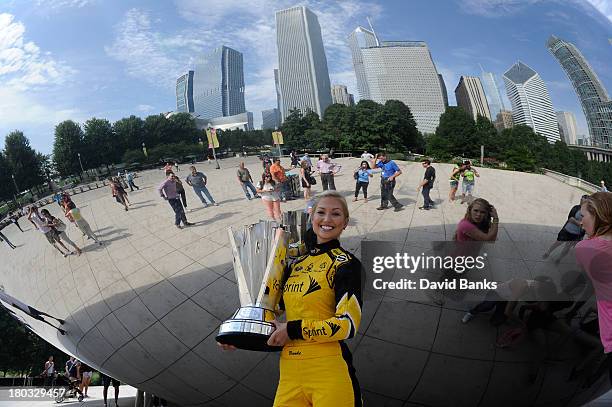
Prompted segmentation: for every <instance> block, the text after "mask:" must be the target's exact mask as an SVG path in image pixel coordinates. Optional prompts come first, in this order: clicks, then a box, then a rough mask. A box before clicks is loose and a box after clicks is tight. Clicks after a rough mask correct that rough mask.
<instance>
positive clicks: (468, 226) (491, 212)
mask: <svg viewBox="0 0 612 407" xmlns="http://www.w3.org/2000/svg"><path fill="white" fill-rule="evenodd" d="M498 227H499V216H498V215H497V210H496V209H495V207H494V206H493V205H491V204H489V202H488V201H487V200H486V199H482V198H477V199H474V200H473V201H472V203H470V204H469V205H468V208H467V211H466V213H465V217H464V218H463V219H461V221H459V224H457V232H456V233H455V240H457V241H458V242H465V241H495V240H497V231H498Z"/></svg>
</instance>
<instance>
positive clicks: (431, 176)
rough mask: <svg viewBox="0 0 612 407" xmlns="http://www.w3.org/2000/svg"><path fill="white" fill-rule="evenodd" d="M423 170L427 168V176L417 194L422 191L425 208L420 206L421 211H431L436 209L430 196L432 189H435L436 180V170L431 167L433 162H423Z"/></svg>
mask: <svg viewBox="0 0 612 407" xmlns="http://www.w3.org/2000/svg"><path fill="white" fill-rule="evenodd" d="M421 164H422V165H423V168H425V176H424V177H423V181H421V183H420V184H419V186H418V187H417V192H419V189H421V193H422V194H423V206H420V207H419V209H423V210H426V211H428V210H430V209H434V208H435V206H434V204H435V202H434V201H433V200H432V199H431V197H430V196H429V193H430V192H431V189H432V188H433V185H434V181H435V180H436V169H435V168H434V167H432V166H431V160H429V159H427V160H423V162H422V163H421Z"/></svg>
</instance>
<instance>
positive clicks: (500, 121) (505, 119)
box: [494, 110, 514, 131]
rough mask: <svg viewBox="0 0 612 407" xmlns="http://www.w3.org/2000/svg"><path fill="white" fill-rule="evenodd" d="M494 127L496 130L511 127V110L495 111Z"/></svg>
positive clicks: (512, 123)
mask: <svg viewBox="0 0 612 407" xmlns="http://www.w3.org/2000/svg"><path fill="white" fill-rule="evenodd" d="M494 124H495V128H496V129H497V131H502V130H504V129H509V128H512V126H513V125H514V122H513V120H512V112H511V111H509V110H502V111H500V112H499V113H497V116H496V118H495V123H494Z"/></svg>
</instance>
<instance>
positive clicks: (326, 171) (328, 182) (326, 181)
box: [317, 154, 338, 191]
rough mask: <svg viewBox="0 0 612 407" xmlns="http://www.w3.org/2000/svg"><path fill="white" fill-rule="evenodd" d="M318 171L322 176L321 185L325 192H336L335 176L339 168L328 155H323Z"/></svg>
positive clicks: (318, 164)
mask: <svg viewBox="0 0 612 407" xmlns="http://www.w3.org/2000/svg"><path fill="white" fill-rule="evenodd" d="M317 171H319V173H320V174H321V185H322V186H323V191H327V190H328V189H330V190H332V191H335V190H336V184H335V182H334V174H336V173H337V172H338V166H337V165H336V164H334V163H333V162H332V161H331V160H330V159H329V156H328V155H327V154H323V155H322V156H321V159H320V160H319V161H318V162H317Z"/></svg>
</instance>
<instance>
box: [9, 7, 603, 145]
mask: <svg viewBox="0 0 612 407" xmlns="http://www.w3.org/2000/svg"><path fill="white" fill-rule="evenodd" d="M295 4H305V5H307V6H309V7H310V8H311V9H312V10H313V11H315V12H316V13H317V15H318V17H319V22H320V24H321V27H322V31H323V42H324V44H325V48H326V53H327V59H328V65H329V70H330V78H331V81H332V84H336V83H339V84H346V85H347V86H348V87H349V91H351V92H352V93H355V94H356V93H357V92H356V84H355V75H354V72H353V68H352V64H351V56H350V51H349V49H348V47H347V45H346V41H345V40H346V36H347V35H348V34H349V33H350V31H351V30H352V29H354V28H355V27H356V26H357V25H365V24H367V23H366V19H365V18H366V16H371V19H372V22H373V24H374V27H375V29H376V31H377V33H378V35H379V37H380V38H381V39H383V40H423V41H426V42H427V43H428V45H429V48H430V50H431V53H432V56H433V59H434V62H435V64H436V66H437V68H438V71H439V72H440V73H442V75H443V76H444V79H445V81H446V86H447V88H448V91H449V99H450V102H451V104H454V102H455V97H454V89H455V87H456V85H457V83H458V81H459V77H460V76H461V75H463V74H465V75H478V74H479V73H480V68H479V66H478V64H479V63H480V64H482V65H483V66H484V67H485V69H487V70H490V71H492V72H494V73H495V74H496V75H498V80H499V82H500V85H502V82H501V74H502V73H503V72H504V71H505V70H506V69H508V68H509V67H510V66H511V65H512V64H513V63H514V62H516V61H517V60H519V59H520V60H522V61H523V62H525V63H526V64H528V65H529V66H531V67H532V68H533V69H535V70H536V71H537V72H538V73H539V74H540V75H541V76H542V78H543V79H544V81H545V82H546V83H547V85H548V89H549V92H550V94H551V98H552V101H553V105H554V107H555V109H556V110H568V111H572V112H574V113H575V114H576V117H577V119H578V124H579V127H580V130H581V133H586V122H585V120H584V116H583V114H582V110H581V108H580V105H579V103H578V100H577V98H576V95H575V93H574V91H573V89H572V87H571V84H570V82H569V81H568V80H567V78H566V76H565V74H564V72H563V71H562V70H561V68H560V66H559V65H558V63H557V62H556V60H555V59H554V58H553V57H552V56H551V55H550V54H549V53H548V51H547V49H546V47H545V41H546V39H547V38H548V36H549V35H550V34H556V35H557V36H559V37H561V38H563V39H565V40H568V41H570V42H573V43H574V44H576V45H577V46H578V48H579V49H580V50H581V51H582V53H583V54H584V55H585V56H586V57H587V59H588V60H589V62H590V64H591V65H592V66H593V68H594V69H595V71H596V72H597V74H598V75H599V77H600V79H601V80H602V81H603V82H604V85H605V86H606V87H607V89H608V91H609V92H612V64H610V61H612V40H611V39H612V1H610V0H589V1H587V0H584V1H578V0H436V1H435V2H434V1H429V0H410V1H405V0H404V1H403V0H397V1H391V0H389V1H382V0H380V1H375V0H363V1H362V0H347V1H325V0H309V1H305V2H300V3H295V2H294V1H286V0H250V1H244V0H223V1H209V0H174V1H169V0H168V1H161V0H159V1H149V0H120V1H119V0H0V135H3V136H4V135H6V134H7V133H8V132H9V131H11V130H13V129H20V130H22V131H24V133H25V134H26V136H27V137H29V138H30V140H31V142H32V145H33V146H34V147H35V148H36V149H38V150H40V151H42V152H44V153H49V152H50V151H51V148H52V143H53V131H54V126H55V125H56V124H57V123H59V122H60V121H62V120H65V119H73V120H76V121H78V122H81V123H82V122H84V121H85V120H87V119H89V118H91V117H99V118H107V119H109V120H111V121H115V120H117V119H120V118H122V117H126V116H129V115H131V114H135V115H139V116H142V117H145V116H147V115H149V114H155V113H159V112H167V111H171V110H173V109H174V108H175V103H176V101H175V96H174V85H175V80H176V77H177V76H178V75H179V74H180V73H181V72H183V71H185V70H186V69H188V68H190V67H193V64H194V61H195V58H196V57H197V56H198V55H200V54H202V53H206V52H208V51H209V50H211V49H213V48H215V47H217V46H219V45H221V44H225V45H228V46H230V47H232V48H235V49H237V50H238V51H241V52H242V53H243V54H244V70H245V81H246V105H247V109H248V110H250V111H253V112H254V116H255V123H256V125H257V124H258V123H260V122H261V113H260V112H261V110H263V109H268V108H272V107H275V106H276V94H275V89H274V78H273V69H274V68H275V67H276V65H277V62H276V43H275V41H276V33H275V27H274V11H275V10H278V9H282V8H286V7H290V6H293V5H295ZM502 91H503V88H502ZM503 93H505V92H503ZM506 103H507V104H508V107H509V103H508V101H507V99H506Z"/></svg>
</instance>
